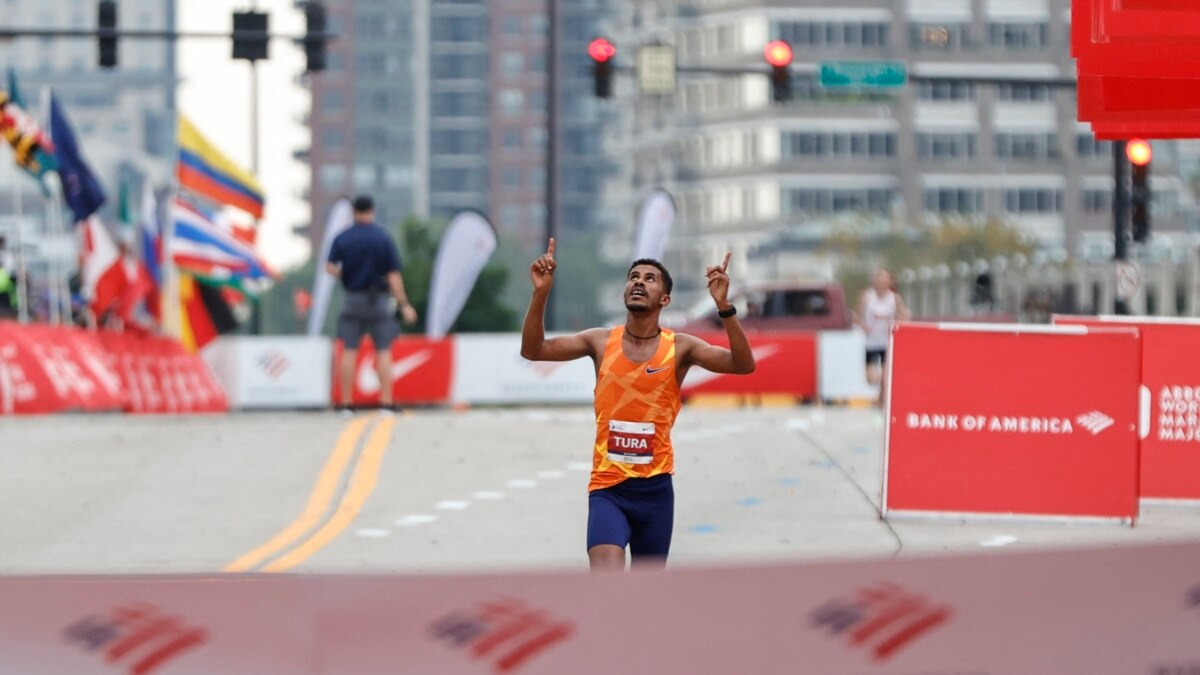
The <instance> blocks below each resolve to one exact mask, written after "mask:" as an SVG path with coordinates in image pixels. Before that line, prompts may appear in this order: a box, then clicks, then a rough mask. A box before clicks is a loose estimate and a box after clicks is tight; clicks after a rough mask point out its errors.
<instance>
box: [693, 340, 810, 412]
mask: <svg viewBox="0 0 1200 675" xmlns="http://www.w3.org/2000/svg"><path fill="white" fill-rule="evenodd" d="M696 336H697V337H699V338H700V339H702V340H704V341H706V342H709V343H711V344H714V345H720V346H722V347H728V346H729V337H728V336H727V335H726V334H725V333H723V332H721V333H717V332H713V333H697V334H696ZM749 338H750V348H751V349H752V350H753V351H754V359H755V361H756V363H757V367H756V368H755V370H754V372H753V373H751V374H749V375H720V374H717V373H710V372H708V371H707V370H703V369H701V368H692V369H691V370H690V371H688V374H687V379H685V380H684V382H683V395H684V396H685V397H686V396H692V395H694V394H790V395H792V396H798V397H800V398H806V399H807V398H815V397H816V396H817V334H816V333H802V332H788V333H756V334H753V335H750V336H749Z"/></svg>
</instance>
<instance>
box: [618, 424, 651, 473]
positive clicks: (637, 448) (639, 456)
mask: <svg viewBox="0 0 1200 675" xmlns="http://www.w3.org/2000/svg"><path fill="white" fill-rule="evenodd" d="M608 458H609V460H611V461H613V462H620V463H621V464H649V463H650V462H651V460H653V459H654V423H653V422H622V421H620V420H610V421H609V422H608Z"/></svg>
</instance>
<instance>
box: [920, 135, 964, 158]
mask: <svg viewBox="0 0 1200 675" xmlns="http://www.w3.org/2000/svg"><path fill="white" fill-rule="evenodd" d="M975 155H976V152H975V134H973V133H929V132H921V133H918V134H917V156H918V157H920V158H922V159H964V158H967V157H974V156H975Z"/></svg>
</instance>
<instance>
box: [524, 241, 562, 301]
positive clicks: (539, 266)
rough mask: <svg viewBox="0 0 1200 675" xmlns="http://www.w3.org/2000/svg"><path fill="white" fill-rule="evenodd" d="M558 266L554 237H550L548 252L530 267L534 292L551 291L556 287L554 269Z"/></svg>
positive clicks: (530, 277) (530, 278)
mask: <svg viewBox="0 0 1200 675" xmlns="http://www.w3.org/2000/svg"><path fill="white" fill-rule="evenodd" d="M557 265H558V263H556V262H554V237H550V244H549V245H548V246H547V247H546V252H545V253H543V254H542V255H540V256H538V259H537V260H534V261H533V264H532V265H530V267H529V280H530V281H531V282H533V290H535V291H548V290H550V287H551V286H553V285H554V268H555V267H557Z"/></svg>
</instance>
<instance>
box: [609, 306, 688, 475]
mask: <svg viewBox="0 0 1200 675" xmlns="http://www.w3.org/2000/svg"><path fill="white" fill-rule="evenodd" d="M624 334H625V328H624V327H623V326H618V327H616V328H614V329H612V332H611V333H609V334H608V341H607V342H605V344H604V355H603V357H602V358H601V359H600V367H599V368H598V369H597V372H596V446H595V452H594V453H593V455H592V480H591V482H590V483H589V484H588V491H589V492H591V491H592V490H599V489H601V488H606V487H612V486H613V485H616V484H617V483H620V482H621V481H623V480H625V479H626V478H649V477H650V476H657V475H659V474H664V473H666V474H673V473H675V451H674V449H673V448H672V447H671V427H673V426H675V417H676V416H678V415H679V408H680V407H681V405H682V401H681V399H680V397H679V383H678V382H676V380H675V333H674V332H673V331H670V330H666V329H663V330H662V333H661V334H660V335H659V338H658V349H657V350H656V351H655V352H654V356H652V357H650V360H649V361H646V362H645V363H634V362H633V361H630V360H629V359H628V358H626V357H625V353H624V351H622V349H621V338H622V336H623V335H624Z"/></svg>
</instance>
